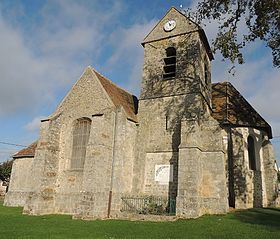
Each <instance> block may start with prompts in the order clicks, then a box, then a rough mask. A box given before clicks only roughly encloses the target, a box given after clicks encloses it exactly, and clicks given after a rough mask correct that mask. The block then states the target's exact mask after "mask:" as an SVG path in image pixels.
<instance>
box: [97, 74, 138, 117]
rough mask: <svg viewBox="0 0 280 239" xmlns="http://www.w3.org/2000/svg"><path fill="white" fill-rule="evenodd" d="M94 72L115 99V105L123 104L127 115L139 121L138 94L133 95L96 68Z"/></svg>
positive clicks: (113, 99)
mask: <svg viewBox="0 0 280 239" xmlns="http://www.w3.org/2000/svg"><path fill="white" fill-rule="evenodd" d="M93 71H94V73H95V74H96V76H97V77H98V79H99V81H100V82H101V84H102V86H103V88H104V89H105V91H106V92H107V94H108V95H109V97H110V98H111V100H112V101H113V103H114V105H115V106H123V108H124V110H125V112H126V114H127V117H128V118H129V119H130V120H132V121H134V122H137V116H136V114H137V111H138V99H137V97H136V96H134V95H131V94H130V93H128V92H126V91H125V90H123V89H121V88H120V87H118V86H117V85H115V84H114V83H113V82H112V81H110V80H108V79H107V78H105V77H104V76H102V75H101V74H100V73H98V72H97V71H96V70H94V69H93Z"/></svg>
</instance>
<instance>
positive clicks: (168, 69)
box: [163, 47, 176, 79]
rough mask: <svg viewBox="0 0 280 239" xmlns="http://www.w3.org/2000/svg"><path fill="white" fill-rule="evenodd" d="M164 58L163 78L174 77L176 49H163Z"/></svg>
mask: <svg viewBox="0 0 280 239" xmlns="http://www.w3.org/2000/svg"><path fill="white" fill-rule="evenodd" d="M165 51H166V57H165V58H164V67H163V71H164V73H163V78H164V79H166V78H171V77H175V75H176V49H175V48H174V47H168V48H167V49H165Z"/></svg>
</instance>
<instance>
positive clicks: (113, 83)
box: [91, 66, 134, 96]
mask: <svg viewBox="0 0 280 239" xmlns="http://www.w3.org/2000/svg"><path fill="white" fill-rule="evenodd" d="M91 68H92V70H93V71H94V72H95V73H97V74H99V75H100V76H101V77H103V78H104V79H105V80H107V81H109V82H110V83H111V84H112V85H114V86H115V87H116V88H118V89H120V90H122V91H124V92H126V93H127V94H130V95H131V96H134V95H133V94H131V93H130V92H128V91H127V90H125V89H123V88H121V87H120V86H118V85H117V84H116V83H115V82H113V81H112V80H110V79H109V78H107V77H106V76H104V75H103V74H102V73H100V72H99V71H97V70H96V69H95V68H94V67H92V66H91Z"/></svg>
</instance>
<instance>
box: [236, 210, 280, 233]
mask: <svg viewBox="0 0 280 239" xmlns="http://www.w3.org/2000/svg"><path fill="white" fill-rule="evenodd" d="M232 215H233V217H234V218H235V219H237V220H239V221H241V222H243V223H249V224H254V225H256V224H257V225H262V226H266V227H270V228H274V229H278V230H279V229H280V208H259V209H257V208H256V209H250V210H246V211H239V212H235V213H234V214H232Z"/></svg>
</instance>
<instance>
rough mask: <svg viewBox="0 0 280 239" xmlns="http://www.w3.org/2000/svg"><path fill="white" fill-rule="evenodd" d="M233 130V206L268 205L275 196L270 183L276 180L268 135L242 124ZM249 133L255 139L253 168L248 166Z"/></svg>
mask: <svg viewBox="0 0 280 239" xmlns="http://www.w3.org/2000/svg"><path fill="white" fill-rule="evenodd" d="M232 131H233V145H234V146H233V162H234V174H235V181H234V190H235V207H236V208H238V209H244V208H252V207H263V206H268V205H269V204H271V202H273V198H274V200H275V198H276V194H275V183H273V182H276V172H275V169H274V163H275V162H274V157H272V155H273V150H272V149H271V148H270V146H269V145H270V143H269V141H268V138H267V135H266V133H265V132H264V131H261V130H256V129H252V128H245V127H240V128H235V129H233V130H232ZM249 135H250V136H252V137H253V138H254V146H255V159H256V170H251V169H250V168H249V157H248V143H247V138H248V136H249ZM270 180H271V181H270ZM268 182H269V183H268ZM273 195H274V196H273Z"/></svg>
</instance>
